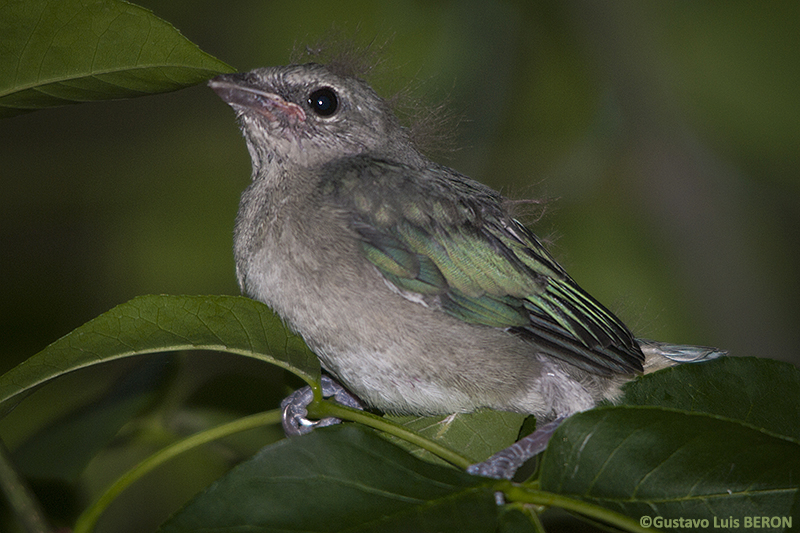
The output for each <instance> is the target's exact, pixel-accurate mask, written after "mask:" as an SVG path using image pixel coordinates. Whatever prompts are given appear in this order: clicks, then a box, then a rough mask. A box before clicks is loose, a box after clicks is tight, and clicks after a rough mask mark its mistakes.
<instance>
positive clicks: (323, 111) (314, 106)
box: [308, 87, 339, 117]
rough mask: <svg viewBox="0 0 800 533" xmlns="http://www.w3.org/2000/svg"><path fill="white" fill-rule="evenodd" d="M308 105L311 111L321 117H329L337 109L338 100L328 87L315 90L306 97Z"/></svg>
mask: <svg viewBox="0 0 800 533" xmlns="http://www.w3.org/2000/svg"><path fill="white" fill-rule="evenodd" d="M308 105H309V107H311V110H312V111H314V113H316V114H317V115H319V116H321V117H329V116H331V115H333V114H334V113H336V110H337V109H339V99H338V98H336V93H335V92H334V90H333V89H331V88H330V87H323V88H322V89H317V90H316V91H314V92H313V93H311V95H310V96H309V97H308Z"/></svg>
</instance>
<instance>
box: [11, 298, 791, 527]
mask: <svg viewBox="0 0 800 533" xmlns="http://www.w3.org/2000/svg"><path fill="white" fill-rule="evenodd" d="M187 348H195V349H213V350H216V351H227V352H232V353H236V354H240V355H243V356H247V357H254V358H257V359H259V360H262V361H264V362H268V363H271V364H275V365H280V366H282V367H283V368H285V369H287V370H289V371H290V372H292V373H294V374H296V375H297V376H299V377H301V378H302V379H304V380H306V381H307V382H308V383H311V384H313V385H316V383H317V381H318V376H319V366H318V363H317V361H316V358H315V357H314V356H313V354H311V353H310V352H308V350H307V349H306V348H305V347H304V346H303V344H302V342H301V341H300V339H298V338H297V337H295V336H293V335H292V334H290V333H288V332H287V331H286V330H285V329H284V327H283V325H282V324H281V323H280V321H279V319H278V318H277V317H276V316H275V315H274V314H272V312H271V311H270V310H269V309H268V308H267V307H265V306H264V305H262V304H260V303H258V302H254V301H252V300H249V299H247V298H242V297H226V296H143V297H138V298H136V299H134V300H132V301H130V302H128V303H125V304H122V305H120V306H118V307H116V308H114V309H112V310H110V311H109V312H107V313H105V314H103V315H101V316H99V317H98V318H96V319H95V320H92V321H90V322H89V323H87V324H85V325H84V326H81V327H80V328H78V329H77V330H75V331H73V332H72V333H70V334H69V335H67V336H65V337H63V338H62V339H59V340H58V341H56V342H55V343H53V344H52V345H50V346H49V347H48V348H46V349H45V350H43V351H42V352H40V353H38V354H36V355H34V356H33V357H31V358H30V359H29V360H28V361H26V362H25V363H23V364H21V365H20V366H18V367H17V368H15V369H14V370H12V371H11V372H9V373H7V374H5V375H4V376H2V378H0V401H3V402H4V404H5V405H8V403H9V402H11V401H13V400H14V399H15V398H17V397H19V396H20V395H23V394H24V393H27V392H30V391H31V390H32V389H34V388H35V387H37V386H40V385H41V384H42V383H44V382H45V381H48V380H51V379H53V378H56V377H59V376H62V375H64V374H67V373H69V372H73V371H76V370H79V369H81V368H84V367H87V366H89V365H98V364H102V363H105V362H108V361H111V360H114V359H118V358H123V357H137V356H142V355H143V354H146V353H152V352H158V351H167V350H181V349H187ZM144 394H146V391H137V393H136V394H134V396H137V395H139V396H140V395H144ZM798 397H800V372H798V371H797V369H795V368H794V367H792V366H791V365H788V364H786V363H779V362H776V361H771V360H762V359H751V358H722V359H719V360H716V361H712V362H708V363H703V364H698V365H682V366H679V367H673V368H671V369H668V370H665V371H661V372H658V373H656V374H651V375H648V376H645V377H643V378H641V379H638V380H636V381H634V382H632V383H630V384H629V385H628V386H627V387H626V391H625V397H624V399H623V401H622V403H621V405H617V406H602V407H598V408H596V409H593V410H591V411H588V412H585V413H581V414H578V415H575V416H573V417H571V418H570V419H568V420H567V421H566V422H565V423H564V424H562V426H561V427H560V428H559V429H558V431H557V432H556V434H555V435H554V436H553V438H552V440H551V443H550V446H549V448H548V449H547V451H546V452H545V453H544V454H543V456H542V458H541V464H540V467H539V469H538V474H537V475H536V476H535V477H533V478H531V479H528V480H525V481H523V482H519V483H510V482H506V481H496V480H487V479H483V478H478V477H474V476H469V475H468V474H466V473H464V472H461V471H460V470H457V469H454V468H453V467H452V466H442V465H441V464H433V463H431V462H429V461H426V460H422V459H419V458H416V457H414V454H409V453H408V452H407V451H406V450H405V449H404V448H406V447H407V446H406V447H398V446H396V445H395V444H392V443H389V442H387V441H386V440H385V439H382V438H380V437H379V435H380V433H378V432H376V430H374V429H369V428H367V427H366V426H372V427H377V428H379V429H380V430H381V431H385V432H389V433H391V434H392V435H393V440H397V439H405V440H410V441H413V443H414V447H415V448H417V449H419V450H424V451H425V453H426V455H428V456H429V457H430V455H438V456H440V457H445V458H446V459H447V460H449V461H450V462H452V463H454V464H456V465H457V466H459V467H461V468H463V467H465V466H467V465H468V464H470V463H471V462H473V461H478V460H482V459H484V458H485V457H487V456H488V455H489V454H491V453H493V452H495V451H497V450H499V449H502V448H503V447H504V446H506V445H507V444H508V442H509V438H510V439H511V440H513V438H514V436H516V434H517V433H519V431H520V427H521V425H522V417H519V416H513V417H509V416H508V414H507V413H496V412H488V411H487V412H482V413H474V414H470V415H459V416H455V417H448V418H447V419H441V418H435V419H420V418H396V419H395V422H391V421H390V420H389V421H387V419H381V418H378V417H374V415H369V414H368V413H366V414H365V413H358V412H352V411H350V410H349V409H346V408H342V407H339V406H336V405H335V404H329V403H327V402H326V401H318V404H319V405H318V406H317V409H318V412H322V413H323V414H327V415H336V416H338V417H340V418H343V419H345V420H357V421H358V422H360V424H357V425H351V424H344V425H342V426H339V427H335V428H328V429H323V430H317V431H314V432H312V433H311V434H310V435H306V436H303V437H298V438H295V439H291V440H281V441H279V442H276V443H275V444H272V445H270V446H267V447H265V448H264V449H263V450H262V451H260V452H259V453H257V454H256V455H255V456H253V457H252V458H250V459H248V460H247V461H245V462H243V463H241V464H239V465H238V466H237V467H236V468H234V469H233V470H231V471H230V472H229V473H227V474H226V475H224V476H223V477H221V478H220V479H219V480H217V481H216V482H214V483H213V484H212V485H211V486H209V487H208V488H207V489H206V490H205V491H203V492H202V493H201V494H200V495H198V496H197V497H196V498H195V499H193V500H192V501H191V502H190V503H189V504H187V505H186V506H185V507H184V508H183V509H182V510H180V511H179V512H178V513H177V514H175V515H174V516H173V517H172V518H171V519H170V520H168V521H167V522H166V523H165V524H164V526H163V527H162V531H165V532H166V531H170V532H173V531H193V530H196V529H197V528H200V527H202V528H204V530H226V531H227V530H232V531H237V530H244V529H246V528H251V527H252V528H256V529H255V530H257V531H281V530H285V529H286V528H289V527H297V528H299V529H308V530H317V529H328V528H331V527H333V530H337V529H336V528H339V529H340V530H345V529H348V530H355V531H371V530H381V531H387V530H389V531H391V530H397V531H403V530H415V531H447V530H451V531H487V530H489V529H491V528H492V527H494V526H492V524H497V525H498V527H503V525H504V524H505V523H506V521H508V520H516V519H517V518H518V517H517V515H516V514H514V513H511V511H512V510H515V511H520V512H524V513H527V514H526V516H529V517H530V516H531V515H530V513H534V510H535V509H537V508H538V507H537V506H553V505H554V506H558V507H562V508H566V509H569V510H571V511H573V512H576V513H579V514H582V515H585V516H589V517H591V518H593V519H595V520H601V521H606V522H609V523H612V524H615V525H617V526H618V527H622V528H624V529H628V530H636V529H637V527H638V526H637V523H636V521H635V520H638V518H639V517H641V516H644V515H648V516H660V517H663V518H666V519H669V518H684V519H706V520H709V521H713V520H714V519H715V518H716V519H717V520H721V519H727V518H728V517H729V516H745V515H746V516H791V513H792V509H793V506H794V505H795V501H796V500H797V498H798V487H797V484H796V481H795V480H796V479H797V476H798V474H799V473H800V434H798V427H800V424H798V421H800V407H798V405H797V403H796V399H797V398H798ZM125 405H127V404H120V406H118V407H116V410H117V411H118V413H121V414H122V415H123V416H124V417H129V418H130V417H133V416H135V415H136V412H130V410H125V409H123V407H124V406H125ZM277 418H278V417H277V416H276V415H269V414H267V415H265V416H263V417H256V418H253V419H251V420H246V421H242V420H240V421H237V422H234V423H230V424H228V425H226V426H221V427H218V428H212V429H209V430H207V432H206V433H207V435H206V436H203V435H202V433H201V434H200V435H199V436H198V435H193V436H191V437H188V438H187V439H186V440H185V441H183V442H182V441H180V440H178V441H177V442H176V443H173V444H171V445H170V446H168V447H165V449H164V450H162V451H159V452H157V453H156V454H155V455H156V458H155V459H154V458H149V459H146V460H145V462H146V463H147V465H146V467H141V466H140V467H137V468H136V469H135V470H134V471H133V472H134V473H133V474H130V473H129V474H126V475H123V476H122V477H121V478H120V480H121V481H118V482H117V485H115V486H114V487H112V490H111V491H110V492H111V494H112V495H113V496H116V495H119V494H120V493H121V492H122V491H123V490H124V489H125V487H126V486H127V485H129V484H130V483H133V482H135V481H136V480H137V479H139V478H140V477H141V476H143V475H144V474H145V473H147V472H148V471H149V470H150V469H152V468H155V467H156V466H158V465H160V464H162V463H163V462H164V461H165V460H167V459H170V458H172V457H174V456H176V455H178V454H180V453H184V452H185V451H187V449H189V448H191V447H194V446H197V445H200V444H204V443H207V442H208V441H209V440H211V439H217V438H221V437H224V436H228V435H230V434H232V433H235V432H238V431H243V430H244V429H249V428H251V427H253V425H254V424H255V425H257V424H263V423H264V422H265V421H269V422H275V421H276V420H277ZM124 421H125V420H120V419H119V417H108V418H106V419H103V420H95V424H96V425H97V424H103V423H104V424H107V425H110V426H111V428H112V429H115V428H116V429H118V428H119V427H120V424H121V422H124ZM396 422H401V423H402V424H404V425H405V426H406V428H404V427H402V426H396V425H395V424H396ZM423 426H424V427H423ZM409 427H410V428H412V430H411V431H406V429H407V428H409ZM73 429H74V430H75V429H77V428H75V427H73ZM52 431H56V430H52ZM57 431H58V435H59V438H60V439H61V440H60V441H59V446H60V447H61V448H62V450H63V449H82V450H84V454H83V455H82V456H81V455H80V454H74V453H73V454H69V455H66V456H62V457H69V458H70V460H71V461H72V464H71V465H70V467H71V468H72V469H75V468H78V469H80V467H81V466H82V465H85V464H86V463H88V462H89V461H90V460H91V459H92V456H93V455H94V454H95V453H96V452H97V451H98V450H99V448H101V447H102V446H104V445H106V442H104V441H102V440H100V439H98V440H96V441H95V442H92V443H91V444H92V446H90V447H89V450H90V453H85V451H86V447H85V442H84V440H83V435H80V434H78V433H77V431H73V432H72V433H71V434H70V432H64V431H63V428H59V429H58V430H57ZM113 433H114V431H107V432H105V434H106V435H109V436H111V435H113ZM50 437H51V436H50V435H48V433H47V431H45V432H43V433H40V434H38V435H35V436H34V438H35V439H39V440H44V441H45V442H50V443H51V445H53V446H54V444H53V443H54V442H55V440H54V439H52V438H50ZM64 439H67V440H68V442H67V443H65V441H64ZM70 440H71V441H70ZM189 440H191V443H190V444H189V445H187V444H186V441H189ZM442 448H444V451H443V449H442ZM39 449H40V450H41V453H46V450H43V449H42V448H41V447H39ZM448 450H449V451H448ZM51 451H52V450H51ZM77 461H82V464H76V462H77ZM440 462H441V461H440ZM24 464H25V463H23V465H24ZM52 468H53V469H54V470H53V471H52V472H49V473H47V472H42V471H39V472H38V476H39V477H42V476H46V475H48V474H49V475H51V476H53V477H58V476H60V475H62V474H60V473H59V468H60V465H59V464H58V463H54V464H53V465H52ZM23 473H25V472H24V470H23ZM498 492H499V493H502V494H503V498H504V501H505V502H507V503H505V504H504V505H499V506H498V505H497V504H496V503H495V493H498ZM113 500H114V498H113V497H108V496H104V497H101V498H99V499H98V501H97V502H96V503H95V504H93V505H92V506H90V507H89V508H88V509H87V510H86V512H85V513H84V514H83V515H82V516H81V517H80V518H79V519H78V521H77V525H76V529H75V531H79V532H83V531H91V530H92V528H93V527H94V523H95V521H96V520H97V518H98V517H99V516H100V515H101V514H102V512H103V510H104V509H105V508H106V507H107V506H108V505H110V504H111V503H112V502H113ZM310 507H313V508H314V509H315V510H316V512H313V513H309V512H307V509H308V508H310ZM625 516H627V517H632V518H633V519H634V520H631V519H630V518H628V519H626V518H624V517H625ZM525 523H526V524H527V526H526V527H527V529H526V530H535V527H536V524H537V520H534V519H532V518H529V519H528V520H527V522H525ZM334 525H335V527H334ZM248 530H250V529H248Z"/></svg>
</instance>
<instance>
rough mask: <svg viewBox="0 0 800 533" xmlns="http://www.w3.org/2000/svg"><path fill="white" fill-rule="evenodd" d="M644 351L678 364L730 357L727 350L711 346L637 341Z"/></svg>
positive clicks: (645, 340)
mask: <svg viewBox="0 0 800 533" xmlns="http://www.w3.org/2000/svg"><path fill="white" fill-rule="evenodd" d="M636 341H637V342H638V343H639V346H640V347H641V348H642V351H643V352H644V353H645V354H647V353H648V352H650V353H656V354H658V355H661V356H663V357H666V358H667V359H671V360H672V361H675V362H678V363H697V362H700V361H709V360H711V359H716V358H717V357H722V356H724V355H728V352H727V350H720V349H719V348H712V347H710V346H689V345H685V344H670V343H668V342H659V341H651V340H648V339H636Z"/></svg>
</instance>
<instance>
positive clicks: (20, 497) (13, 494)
mask: <svg viewBox="0 0 800 533" xmlns="http://www.w3.org/2000/svg"><path fill="white" fill-rule="evenodd" d="M0 491H2V492H5V494H6V498H7V499H8V503H9V507H10V508H11V511H12V512H13V514H14V516H15V517H16V518H17V520H18V521H19V523H20V524H21V525H22V527H23V529H24V530H25V531H26V532H27V533H49V532H50V531H51V529H50V526H49V525H48V523H47V520H46V519H45V517H44V511H43V510H42V508H41V506H40V505H39V501H38V500H37V499H36V496H34V495H33V492H31V489H30V487H28V485H27V484H26V483H25V481H24V480H23V479H22V477H21V476H20V475H19V474H18V473H17V470H16V469H15V468H14V463H13V462H12V461H11V454H9V453H8V450H7V449H6V445H5V443H3V441H2V440H0Z"/></svg>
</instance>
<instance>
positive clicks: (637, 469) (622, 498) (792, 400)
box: [540, 357, 800, 529]
mask: <svg viewBox="0 0 800 533" xmlns="http://www.w3.org/2000/svg"><path fill="white" fill-rule="evenodd" d="M624 391H625V395H624V397H623V399H622V403H623V404H625V405H622V406H616V407H600V408H597V409H593V410H591V411H587V412H585V413H580V414H578V415H575V416H573V417H571V418H569V419H568V420H567V421H566V422H564V424H562V426H561V427H560V428H559V429H558V431H557V432H556V433H555V434H554V435H553V438H552V439H551V440H550V444H549V446H548V449H547V451H546V452H545V454H544V457H543V459H542V469H541V477H540V481H541V488H542V489H544V490H548V491H552V492H557V493H560V494H562V495H566V496H571V497H576V498H580V499H583V500H586V501H589V502H592V503H596V504H599V505H602V506H605V507H608V508H610V509H613V510H616V511H619V512H622V513H624V514H627V515H628V516H632V517H634V518H637V519H638V518H639V517H642V516H645V515H647V516H650V517H655V516H660V517H664V518H677V519H679V518H685V519H688V518H697V519H706V520H708V521H709V523H710V524H712V525H713V524H714V518H717V520H718V522H717V523H718V524H722V520H728V519H730V518H731V517H733V518H737V519H740V526H742V522H741V520H742V519H743V517H745V516H791V512H792V511H791V509H792V505H793V504H794V501H796V499H797V498H798V497H800V492H799V491H798V484H797V479H800V477H799V476H800V437H799V436H798V428H800V407H798V398H800V372H799V371H798V370H797V368H795V367H794V366H792V365H790V364H788V363H782V362H779V361H773V360H769V359H757V358H752V357H742V358H734V357H725V358H720V359H717V360H715V361H709V362H705V363H700V364H686V365H679V366H676V367H673V368H670V369H667V370H663V371H660V372H656V373H654V374H651V375H647V376H644V377H642V378H640V379H638V380H636V381H634V382H631V383H629V384H627V385H626V386H625V387H624ZM742 527H743V526H742ZM734 529H735V528H734Z"/></svg>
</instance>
